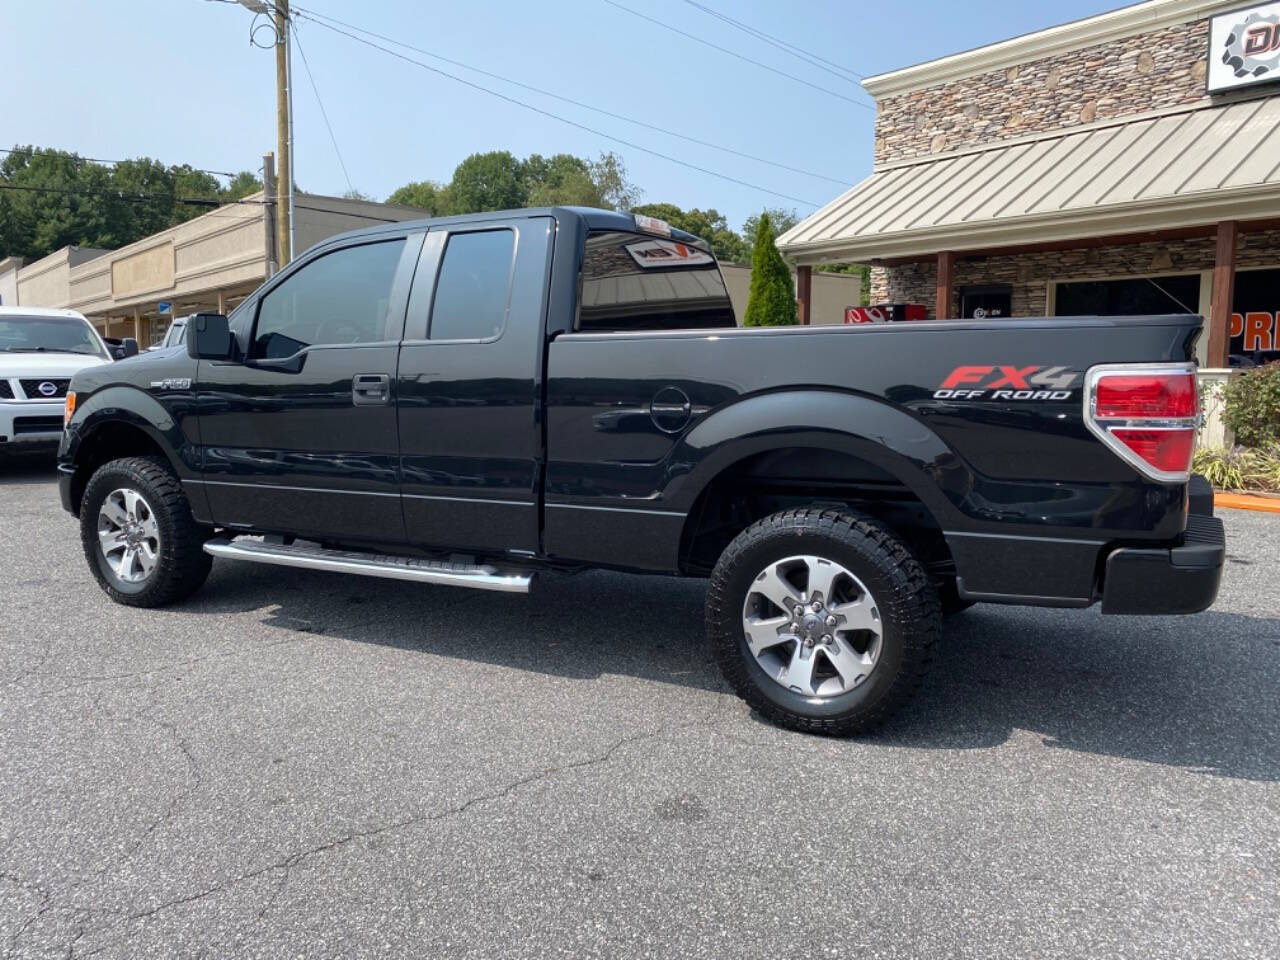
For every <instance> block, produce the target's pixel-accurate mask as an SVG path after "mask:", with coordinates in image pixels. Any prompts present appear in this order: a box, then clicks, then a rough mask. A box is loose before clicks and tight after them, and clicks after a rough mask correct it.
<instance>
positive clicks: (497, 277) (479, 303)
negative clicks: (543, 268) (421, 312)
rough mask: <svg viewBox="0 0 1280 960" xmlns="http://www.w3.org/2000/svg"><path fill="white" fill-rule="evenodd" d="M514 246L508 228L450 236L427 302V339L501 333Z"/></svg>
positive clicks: (487, 336)
mask: <svg viewBox="0 0 1280 960" xmlns="http://www.w3.org/2000/svg"><path fill="white" fill-rule="evenodd" d="M515 250H516V235H515V232H514V231H512V230H482V231H477V232H474V233H455V234H453V235H451V236H450V237H449V242H448V243H447V244H446V245H445V248H444V258H443V259H442V260H441V262H440V276H439V279H438V280H437V281H436V295H435V300H434V301H433V303H432V306H431V327H430V334H429V336H430V339H432V340H492V339H493V338H495V337H497V336H499V335H500V334H501V333H502V328H503V327H504V326H506V322H507V302H508V300H509V299H510V292H511V264H512V260H513V257H514V255H515Z"/></svg>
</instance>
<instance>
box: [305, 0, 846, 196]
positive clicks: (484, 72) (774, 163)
mask: <svg viewBox="0 0 1280 960" xmlns="http://www.w3.org/2000/svg"><path fill="white" fill-rule="evenodd" d="M300 9H301V8H299V7H295V8H294V12H295V13H298V12H299V10H300ZM304 13H305V14H308V15H309V18H311V19H314V18H317V17H318V18H320V19H322V20H326V21H329V22H330V23H335V24H337V25H339V26H342V27H346V28H347V29H348V30H354V31H356V32H357V33H363V34H365V35H366V36H370V37H376V38H377V39H379V40H384V41H386V42H387V43H390V44H394V45H395V46H397V47H402V48H403V49H405V50H412V51H414V52H415V53H420V54H422V55H423V56H427V57H431V58H432V59H433V60H439V61H442V62H443V63H449V64H453V65H454V66H456V67H462V68H463V69H464V70H470V71H471V72H473V73H478V74H480V75H481V76H484V77H490V78H491V79H494V80H500V81H502V82H503V83H509V84H511V85H512V86H514V87H520V88H521V89H523V90H528V91H530V92H532V93H536V94H539V95H541V96H544V97H550V98H551V99H553V100H559V101H560V102H561V103H568V104H571V105H573V106H575V107H581V108H582V109H583V110H590V111H591V112H593V113H598V114H601V115H603V116H606V117H612V118H613V119H615V120H621V121H623V122H624V123H632V124H635V125H636V126H638V127H644V128H645V129H647V130H653V131H655V132H657V133H661V134H664V135H666V136H668V137H675V138H676V139H678V140H684V141H686V142H688V143H696V144H698V145H699V146H702V147H709V148H711V149H712V150H719V151H721V152H722V153H728V154H732V155H733V156H735V157H741V158H743V159H744V160H752V161H755V162H756V163H763V164H767V165H768V166H771V167H777V168H778V169H780V170H787V171H789V172H791V173H799V174H801V175H803V176H806V177H814V178H815V179H818V180H826V181H827V182H828V183H834V184H838V185H840V186H845V187H847V186H849V185H850V184H849V181H848V180H840V179H837V178H836V177H829V176H827V175H826V174H822V173H814V172H813V171H812V170H802V169H801V168H799V167H792V166H789V165H788V164H785V163H778V162H777V161H774V160H766V159H765V158H764V157H758V156H755V155H754V154H750V153H743V152H742V151H741V150H734V149H732V148H731V147H726V146H723V145H721V144H718V143H712V142H711V141H710V140H700V139H698V138H697V137H691V136H688V135H687V134H683V133H677V132H676V131H674V130H668V129H667V128H665V127H659V126H656V125H655V124H652V123H646V122H645V121H643V120H637V119H635V118H634V117H629V116H626V115H624V114H621V113H614V112H613V111H611V110H605V109H603V108H601V107H594V106H592V105H591V104H589V103H583V102H582V101H581V100H575V99H573V98H572V97H566V96H563V95H561V94H558V93H552V92H551V91H550V90H544V89H542V88H541V87H535V86H533V85H532V84H528V83H523V82H521V81H519V80H512V79H511V78H510V77H504V76H503V75H502V74H499V73H493V72H491V71H488V70H482V69H481V68H480V67H474V66H472V65H471V64H468V63H463V62H462V61H460V60H453V59H451V58H449V57H446V56H443V55H441V54H438V53H432V52H431V51H430V50H424V49H422V48H421V47H415V46H414V45H413V44H411V43H405V42H404V41H403V40H396V39H395V38H394V37H388V36H385V35H383V34H380V33H375V32H374V31H373V30H368V29H365V28H364V27H359V26H356V25H355V24H351V23H345V22H344V21H342V20H339V19H338V18H337V17H331V16H328V15H327V14H323V13H317V12H315V11H313V10H307V11H304ZM295 36H297V34H295ZM299 50H301V48H299Z"/></svg>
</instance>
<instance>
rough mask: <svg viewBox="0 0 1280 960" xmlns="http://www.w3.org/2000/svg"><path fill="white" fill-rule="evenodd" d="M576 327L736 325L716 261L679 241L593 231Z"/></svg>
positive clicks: (595, 329) (585, 258)
mask: <svg viewBox="0 0 1280 960" xmlns="http://www.w3.org/2000/svg"><path fill="white" fill-rule="evenodd" d="M580 289H581V294H580V296H579V298H578V322H577V329H578V330H582V331H591V332H602V331H608V330H688V329H699V328H703V327H732V326H736V325H737V321H736V320H735V319H734V315H733V304H732V303H731V302H730V301H729V293H728V291H727V290H726V289H725V286H724V278H723V277H721V276H720V268H719V267H718V266H717V265H716V261H715V257H713V256H712V255H711V254H710V253H707V252H706V251H703V250H699V249H698V248H697V247H691V246H688V245H687V244H683V243H679V242H678V241H675V240H665V239H661V238H659V237H649V236H644V235H641V234H636V233H622V232H616V231H593V232H592V233H590V234H589V235H588V236H587V247H586V250H585V251H584V253H583V258H582V277H581V284H580Z"/></svg>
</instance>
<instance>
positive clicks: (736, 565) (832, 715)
mask: <svg viewBox="0 0 1280 960" xmlns="http://www.w3.org/2000/svg"><path fill="white" fill-rule="evenodd" d="M843 531H844V535H843V536H832V535H827V534H823V533H821V532H818V531H816V530H806V529H803V528H798V527H791V528H786V529H782V530H778V531H770V532H768V533H766V534H764V535H763V536H760V537H759V538H758V539H756V540H754V541H753V542H751V543H750V544H749V545H748V546H746V547H745V548H744V549H743V550H741V551H740V552H739V553H737V554H736V555H735V556H734V557H733V560H732V563H731V564H730V565H729V569H727V570H725V571H724V576H723V577H719V576H714V575H713V578H714V579H715V580H716V588H717V589H720V590H722V591H723V597H724V604H723V609H722V610H721V611H720V616H719V618H718V620H719V622H713V624H712V633H713V639H714V642H715V647H716V650H717V654H718V655H719V657H720V659H721V666H722V667H723V668H724V669H725V672H726V673H728V674H730V675H731V676H732V675H733V674H734V673H737V674H739V675H741V676H742V677H743V678H744V679H745V680H746V681H747V682H749V683H750V684H751V686H752V687H753V688H754V689H755V691H756V692H757V693H758V694H759V695H761V696H762V697H764V699H765V700H767V701H769V703H771V704H772V705H773V706H775V707H776V708H778V709H780V710H782V711H784V712H785V713H787V714H792V715H799V716H802V717H805V718H812V719H815V720H819V721H821V720H838V719H841V718H845V717H847V716H849V715H851V714H866V713H872V712H874V711H875V710H876V709H877V707H879V706H880V704H881V703H882V702H883V701H884V700H885V699H886V698H887V697H889V696H890V692H891V690H892V689H893V687H894V685H895V683H897V682H898V681H899V680H900V678H901V677H902V674H903V669H904V663H905V660H906V656H907V643H908V636H907V631H908V629H909V628H910V627H911V625H912V623H911V621H912V613H911V611H910V610H909V604H908V603H907V602H906V590H905V577H904V576H903V575H902V574H901V573H900V572H899V571H897V570H893V569H890V568H888V567H886V566H885V565H884V564H883V563H882V562H881V561H880V558H879V557H878V556H877V554H876V552H875V550H874V548H873V545H872V544H871V543H870V542H868V539H867V538H866V536H865V535H864V534H862V533H861V532H860V531H858V530H857V529H856V528H853V527H844V528H843ZM796 555H809V556H818V557H822V558H824V559H827V560H831V561H834V562H836V563H839V564H840V565H842V566H843V567H845V569H847V570H848V571H849V572H850V573H852V574H853V575H854V576H855V577H857V578H858V579H859V580H860V581H862V583H863V585H864V586H865V587H866V588H867V590H868V591H870V593H871V595H872V597H873V598H874V600H875V604H876V607H877V608H878V610H879V612H880V622H881V625H882V633H881V641H880V656H879V658H878V659H877V661H876V665H875V669H874V670H872V672H871V673H870V674H869V675H868V676H867V679H866V680H864V681H863V682H862V683H860V684H858V686H856V687H855V688H854V689H853V690H850V691H848V692H846V693H842V694H839V695H837V696H834V697H827V698H819V697H806V696H804V695H803V694H799V693H796V692H794V691H792V690H788V689H787V688H785V687H783V686H782V684H780V683H778V682H777V681H776V680H774V679H773V678H772V677H771V676H769V674H768V673H766V672H765V670H764V668H763V667H762V666H761V665H760V663H759V661H758V660H757V659H756V657H755V655H754V654H753V653H752V652H751V648H750V647H749V646H748V645H747V641H746V636H745V631H744V630H743V625H742V611H743V606H744V604H745V603H746V599H747V595H748V592H749V590H750V589H751V585H752V583H754V582H755V578H756V577H757V576H759V574H760V571H761V570H763V569H765V567H767V566H768V565H769V564H770V563H775V562H777V561H779V560H783V559H785V558H787V557H791V556H796ZM719 573H720V571H719V570H717V574H719Z"/></svg>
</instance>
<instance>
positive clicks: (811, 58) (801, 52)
mask: <svg viewBox="0 0 1280 960" xmlns="http://www.w3.org/2000/svg"><path fill="white" fill-rule="evenodd" d="M684 2H685V3H687V4H689V6H691V7H694V8H695V9H698V10H701V11H702V12H703V13H705V14H708V15H709V16H712V17H715V18H716V19H717V20H722V21H724V22H725V23H727V24H729V26H731V27H734V28H735V29H738V30H741V31H742V32H743V33H746V34H748V35H750V36H753V37H755V38H756V39H757V40H763V41H764V42H765V43H767V44H769V45H770V46H772V47H777V48H778V49H779V50H781V51H782V52H783V53H789V54H791V56H793V57H796V58H797V59H800V60H803V61H804V62H805V63H807V64H809V65H810V66H813V67H817V68H818V69H819V70H825V71H826V72H827V73H829V74H831V75H832V76H833V77H838V78H839V79H841V80H844V81H846V82H848V83H853V82H854V81H855V80H862V79H865V75H864V74H861V73H858V72H857V71H856V70H850V69H849V68H848V67H844V66H841V65H840V64H838V63H836V62H834V61H832V60H828V59H826V58H825V57H820V56H818V55H817V54H816V53H813V52H812V51H809V50H806V49H804V48H803V47H798V46H796V45H795V44H794V43H788V42H787V41H786V40H783V39H781V38H779V37H775V36H772V35H771V34H768V33H765V32H764V31H763V30H757V29H756V28H755V27H753V26H751V25H750V24H746V23H743V22H742V21H741V20H735V19H733V17H730V16H728V15H727V14H723V13H721V12H720V11H719V10H713V9H711V8H710V7H708V6H705V5H704V4H701V3H698V2H697V0H684ZM850 76H852V78H853V79H850Z"/></svg>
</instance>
